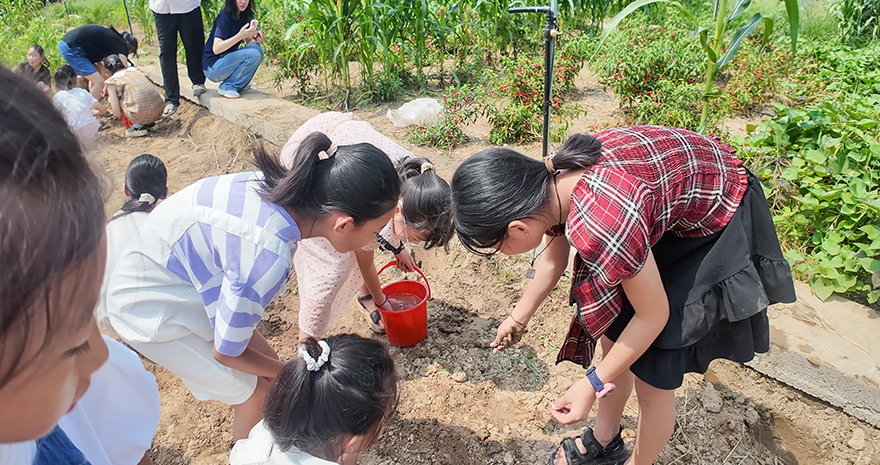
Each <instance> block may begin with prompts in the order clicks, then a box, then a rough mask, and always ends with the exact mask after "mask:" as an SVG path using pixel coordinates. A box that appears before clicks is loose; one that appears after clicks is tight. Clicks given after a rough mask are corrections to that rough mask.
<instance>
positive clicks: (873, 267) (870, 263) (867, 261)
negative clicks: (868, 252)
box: [859, 258, 880, 273]
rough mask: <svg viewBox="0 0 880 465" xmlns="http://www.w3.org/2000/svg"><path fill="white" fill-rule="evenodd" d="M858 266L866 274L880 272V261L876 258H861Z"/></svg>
mask: <svg viewBox="0 0 880 465" xmlns="http://www.w3.org/2000/svg"><path fill="white" fill-rule="evenodd" d="M859 265H861V266H862V269H864V270H865V271H867V272H868V273H877V272H880V260H877V259H876V258H863V259H861V260H859Z"/></svg>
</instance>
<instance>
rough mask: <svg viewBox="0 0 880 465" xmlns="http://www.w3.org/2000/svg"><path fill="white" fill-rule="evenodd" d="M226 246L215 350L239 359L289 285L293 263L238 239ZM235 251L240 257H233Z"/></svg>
mask: <svg viewBox="0 0 880 465" xmlns="http://www.w3.org/2000/svg"><path fill="white" fill-rule="evenodd" d="M230 236H231V235H230ZM230 241H231V242H232V243H230ZM239 241H240V244H236V242H239ZM239 245H240V247H239ZM226 246H227V256H226V257H225V259H226V264H225V265H226V266H225V267H224V268H225V272H226V273H225V276H224V278H223V282H222V283H221V285H220V295H219V298H218V301H217V311H216V313H215V315H214V317H215V318H214V348H215V349H216V350H217V352H219V353H221V354H223V355H227V356H230V357H238V356H239V355H241V354H242V353H243V352H244V350H245V349H246V348H247V345H248V342H250V339H251V336H252V335H253V333H254V329H255V328H256V326H257V323H259V322H260V319H261V318H262V317H263V312H264V310H265V308H266V306H267V305H269V302H271V301H272V299H273V298H275V296H276V295H278V293H279V292H280V291H281V288H282V287H283V286H284V285H285V283H286V282H287V278H288V277H289V276H290V262H289V261H288V260H285V259H284V258H282V257H281V256H279V255H277V254H275V253H274V252H272V251H270V250H268V249H265V248H262V247H259V246H257V245H255V244H253V243H251V242H247V241H242V240H241V238H239V237H237V236H231V237H228V238H227V244H226ZM231 250H237V251H239V253H240V255H239V256H230V255H229V254H228V252H229V251H231Z"/></svg>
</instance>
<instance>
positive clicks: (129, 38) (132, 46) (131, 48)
mask: <svg viewBox="0 0 880 465" xmlns="http://www.w3.org/2000/svg"><path fill="white" fill-rule="evenodd" d="M110 30H111V31H113V32H115V33H117V34H119V37H122V40H123V41H125V45H126V47H128V53H126V54H125V55H134V56H137V52H138V40H137V38H135V37H134V36H133V35H131V33H130V32H128V31H122V32H119V31H117V30H116V28H115V27H113V26H110Z"/></svg>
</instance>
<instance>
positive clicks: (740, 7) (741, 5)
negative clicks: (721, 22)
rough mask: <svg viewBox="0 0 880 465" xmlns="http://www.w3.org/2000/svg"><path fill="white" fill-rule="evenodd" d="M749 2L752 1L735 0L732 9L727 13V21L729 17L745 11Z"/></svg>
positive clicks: (731, 17) (734, 16)
mask: <svg viewBox="0 0 880 465" xmlns="http://www.w3.org/2000/svg"><path fill="white" fill-rule="evenodd" d="M750 3H752V0H739V1H738V2H736V5H735V6H734V7H733V11H731V12H730V14H729V15H727V21H730V20H731V19H733V18H736V17H737V16H739V15H741V14H742V13H743V12H744V11H746V8H748V7H749V4H750Z"/></svg>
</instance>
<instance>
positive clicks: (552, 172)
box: [544, 152, 557, 176]
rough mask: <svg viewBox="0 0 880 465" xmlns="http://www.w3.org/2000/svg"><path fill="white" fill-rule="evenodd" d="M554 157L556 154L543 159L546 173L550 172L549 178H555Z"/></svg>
mask: <svg viewBox="0 0 880 465" xmlns="http://www.w3.org/2000/svg"><path fill="white" fill-rule="evenodd" d="M555 155H556V152H553V153H551V154H550V155H547V156H546V157H544V166H546V167H547V171H549V172H550V175H551V176H555V175H556V172H557V170H556V167H555V166H553V157H554V156H555Z"/></svg>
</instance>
